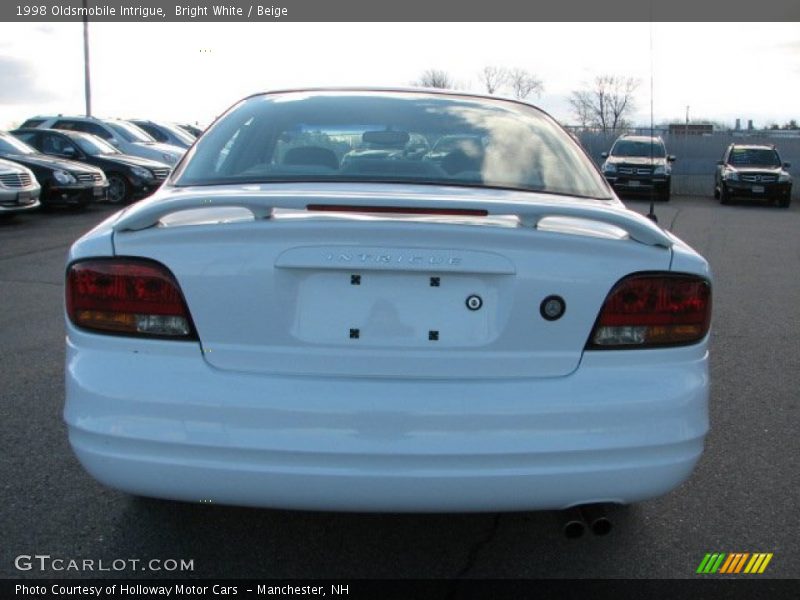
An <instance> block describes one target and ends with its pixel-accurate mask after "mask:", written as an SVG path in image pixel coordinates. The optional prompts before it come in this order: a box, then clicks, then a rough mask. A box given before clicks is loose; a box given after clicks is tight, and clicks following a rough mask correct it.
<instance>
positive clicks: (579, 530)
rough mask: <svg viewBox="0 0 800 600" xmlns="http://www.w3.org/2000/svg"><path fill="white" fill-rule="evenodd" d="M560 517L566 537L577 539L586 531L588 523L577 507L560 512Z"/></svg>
mask: <svg viewBox="0 0 800 600" xmlns="http://www.w3.org/2000/svg"><path fill="white" fill-rule="evenodd" d="M558 515H559V520H560V521H561V531H562V532H563V533H564V537H566V538H569V539H577V538H579V537H581V536H582V535H583V533H584V532H585V531H586V521H584V518H583V515H582V514H581V511H580V509H578V508H577V507H574V508H568V509H566V510H562V511H559V513H558Z"/></svg>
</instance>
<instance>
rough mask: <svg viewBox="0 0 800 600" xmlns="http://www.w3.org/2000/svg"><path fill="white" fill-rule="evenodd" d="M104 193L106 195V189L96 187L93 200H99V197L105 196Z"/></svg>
mask: <svg viewBox="0 0 800 600" xmlns="http://www.w3.org/2000/svg"><path fill="white" fill-rule="evenodd" d="M105 193H106V188H104V187H99V186H98V187H96V188H94V196H95V198H99V197H101V196H105Z"/></svg>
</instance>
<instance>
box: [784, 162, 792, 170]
mask: <svg viewBox="0 0 800 600" xmlns="http://www.w3.org/2000/svg"><path fill="white" fill-rule="evenodd" d="M783 168H784V169H791V168H792V163H788V162H785V163H783Z"/></svg>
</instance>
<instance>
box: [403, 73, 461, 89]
mask: <svg viewBox="0 0 800 600" xmlns="http://www.w3.org/2000/svg"><path fill="white" fill-rule="evenodd" d="M413 84H414V85H417V86H419V87H427V88H441V89H453V87H454V86H455V84H454V82H453V78H452V77H450V74H449V73H448V72H447V71H443V70H442V69H427V70H426V71H425V72H424V73H422V75H420V77H419V79H417V80H416V81H415V82H413Z"/></svg>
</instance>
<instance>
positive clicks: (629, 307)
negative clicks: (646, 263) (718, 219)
mask: <svg viewBox="0 0 800 600" xmlns="http://www.w3.org/2000/svg"><path fill="white" fill-rule="evenodd" d="M710 324H711V284H710V283H709V282H708V281H707V280H706V279H703V278H702V277H697V276H694V275H679V274H666V273H665V274H638V275H631V276H628V277H626V278H625V279H623V280H621V281H620V282H619V283H617V285H615V286H614V288H613V289H612V290H611V292H610V293H609V294H608V297H607V298H606V301H605V303H604V304H603V308H602V310H601V311H600V316H599V317H598V318H597V323H596V324H595V326H594V330H593V331H592V335H591V337H590V338H589V343H588V347H589V348H593V349H603V348H607V349H612V348H642V347H648V346H676V345H684V344H692V343H695V342H698V341H700V340H701V339H703V337H705V335H706V334H707V333H708V328H709V326H710Z"/></svg>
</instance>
